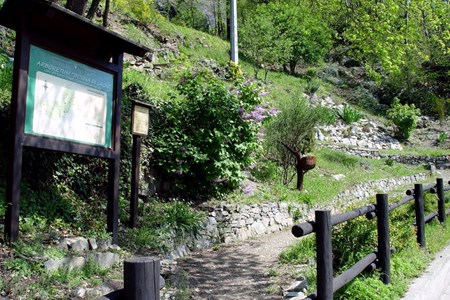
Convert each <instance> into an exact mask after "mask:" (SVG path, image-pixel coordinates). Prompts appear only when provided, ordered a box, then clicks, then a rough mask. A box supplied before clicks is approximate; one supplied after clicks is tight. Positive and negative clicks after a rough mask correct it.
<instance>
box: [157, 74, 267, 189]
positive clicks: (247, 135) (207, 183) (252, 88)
mask: <svg viewBox="0 0 450 300" xmlns="http://www.w3.org/2000/svg"><path fill="white" fill-rule="evenodd" d="M178 91H179V95H180V96H179V98H178V99H176V98H173V99H171V100H170V101H167V102H165V103H162V104H161V105H160V106H159V107H158V109H157V113H156V115H155V118H153V124H152V127H153V131H154V136H153V137H152V146H153V147H154V154H153V155H154V161H155V162H156V164H157V168H158V170H159V172H160V173H161V175H162V180H165V181H167V182H169V183H171V185H172V192H175V193H177V192H178V193H182V195H184V197H186V196H194V197H195V196H207V195H217V194H219V193H222V192H226V191H229V190H230V189H233V188H236V187H237V186H238V184H239V182H240V181H241V179H242V178H243V171H244V169H245V167H247V166H248V165H249V164H250V163H251V162H252V153H253V152H254V151H255V150H257V149H258V148H259V143H258V138H257V133H258V129H259V126H260V125H259V124H260V123H261V121H263V120H264V119H266V118H268V117H270V115H271V114H273V113H274V111H273V110H270V108H269V107H268V106H267V105H262V104H261V98H260V97H259V95H258V88H257V87H256V85H255V84H253V83H251V82H250V81H247V82H239V81H238V82H237V83H235V84H234V85H233V86H231V87H229V86H227V85H226V84H224V83H223V82H220V81H219V80H217V79H215V78H214V77H213V76H211V75H209V74H207V73H206V72H200V73H197V74H191V73H187V74H186V75H185V76H184V77H183V78H182V80H181V82H180V84H179V85H178Z"/></svg>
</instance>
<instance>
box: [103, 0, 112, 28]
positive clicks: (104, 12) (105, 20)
mask: <svg viewBox="0 0 450 300" xmlns="http://www.w3.org/2000/svg"><path fill="white" fill-rule="evenodd" d="M109 4H110V0H106V1H105V10H104V11H103V26H104V27H108V15H109Z"/></svg>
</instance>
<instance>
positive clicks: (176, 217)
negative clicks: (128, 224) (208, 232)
mask: <svg viewBox="0 0 450 300" xmlns="http://www.w3.org/2000/svg"><path fill="white" fill-rule="evenodd" d="M139 216H140V218H139V222H138V227H137V228H133V229H128V230H125V232H124V234H123V236H122V238H123V239H124V240H123V244H126V245H130V247H131V248H133V250H137V251H140V252H145V251H148V250H159V251H163V252H167V251H170V250H172V248H173V246H174V245H173V244H171V243H172V242H174V243H175V244H177V243H184V242H186V241H187V239H188V238H189V237H195V236H196V235H197V233H198V232H199V230H200V229H201V228H202V226H203V222H204V219H205V214H204V213H203V212H199V211H195V210H193V209H191V208H190V207H189V205H188V204H186V203H183V202H180V201H173V202H168V203H159V202H150V203H146V204H144V205H143V206H142V207H140V211H139Z"/></svg>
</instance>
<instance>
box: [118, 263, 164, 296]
mask: <svg viewBox="0 0 450 300" xmlns="http://www.w3.org/2000/svg"><path fill="white" fill-rule="evenodd" d="M123 272H124V295H125V299H127V300H159V296H160V295H159V289H160V275H159V273H160V266H159V259H157V258H154V257H134V258H131V259H128V260H125V261H124V268H123Z"/></svg>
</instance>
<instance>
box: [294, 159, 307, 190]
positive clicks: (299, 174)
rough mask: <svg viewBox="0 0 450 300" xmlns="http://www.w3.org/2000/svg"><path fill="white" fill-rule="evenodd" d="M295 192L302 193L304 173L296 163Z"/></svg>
mask: <svg viewBox="0 0 450 300" xmlns="http://www.w3.org/2000/svg"><path fill="white" fill-rule="evenodd" d="M296 167H297V168H296V169H297V190H299V191H302V190H303V179H304V177H305V173H306V171H304V170H303V169H302V168H301V167H300V164H299V162H298V161H297V166H296Z"/></svg>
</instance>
